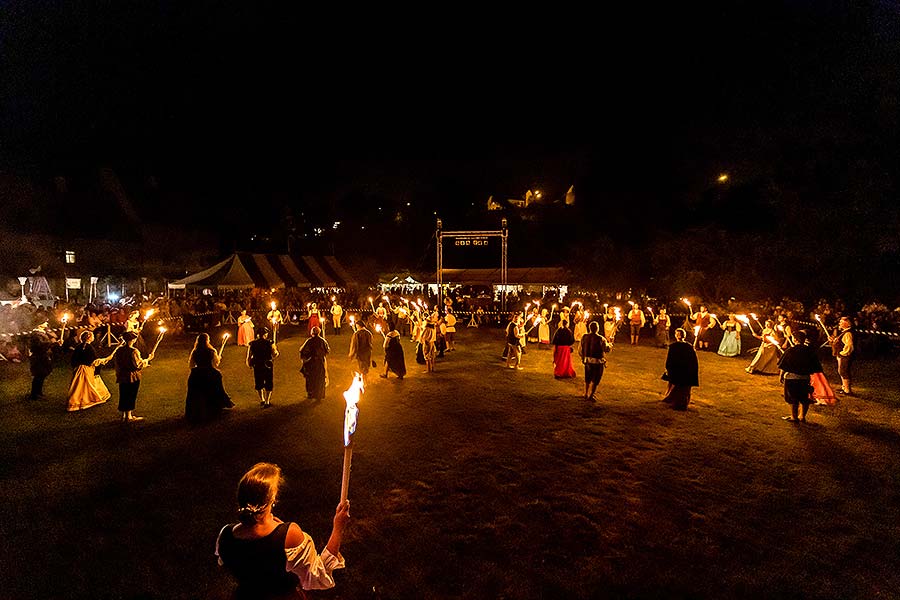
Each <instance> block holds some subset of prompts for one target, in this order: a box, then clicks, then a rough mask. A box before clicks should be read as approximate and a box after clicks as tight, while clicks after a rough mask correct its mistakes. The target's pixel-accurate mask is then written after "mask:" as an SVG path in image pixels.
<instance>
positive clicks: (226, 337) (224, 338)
mask: <svg viewBox="0 0 900 600" xmlns="http://www.w3.org/2000/svg"><path fill="white" fill-rule="evenodd" d="M230 337H231V334H230V333H225V334H223V335H222V339H223V340H227V339H228V338H230Z"/></svg>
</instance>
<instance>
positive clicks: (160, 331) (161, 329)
mask: <svg viewBox="0 0 900 600" xmlns="http://www.w3.org/2000/svg"><path fill="white" fill-rule="evenodd" d="M167 331H168V329H166V328H165V327H160V328H159V333H160V335H162V334H164V333H165V332H167Z"/></svg>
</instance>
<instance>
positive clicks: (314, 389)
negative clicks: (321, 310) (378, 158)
mask: <svg viewBox="0 0 900 600" xmlns="http://www.w3.org/2000/svg"><path fill="white" fill-rule="evenodd" d="M321 334H322V330H321V329H319V328H318V327H313V328H312V329H310V331H309V336H310V337H309V338H308V339H307V340H306V341H305V342H304V343H303V347H302V348H300V359H301V360H302V361H303V368H302V369H301V370H300V372H301V373H303V376H304V377H306V399H307V400H324V399H325V386H326V384H327V378H328V375H327V371H326V369H325V357H326V356H328V352H329V351H330V348H329V347H328V342H326V341H325V338H323V337H322V335H321Z"/></svg>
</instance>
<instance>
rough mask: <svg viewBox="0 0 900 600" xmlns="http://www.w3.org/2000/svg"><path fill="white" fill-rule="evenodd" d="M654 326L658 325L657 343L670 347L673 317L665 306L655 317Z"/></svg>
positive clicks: (661, 346) (662, 346)
mask: <svg viewBox="0 0 900 600" xmlns="http://www.w3.org/2000/svg"><path fill="white" fill-rule="evenodd" d="M653 326H654V327H656V345H657V346H659V347H660V348H668V346H669V329H671V328H672V319H671V318H670V317H669V315H668V314H667V313H666V309H665V308H664V307H661V308H660V309H659V312H658V313H657V315H656V316H655V317H653Z"/></svg>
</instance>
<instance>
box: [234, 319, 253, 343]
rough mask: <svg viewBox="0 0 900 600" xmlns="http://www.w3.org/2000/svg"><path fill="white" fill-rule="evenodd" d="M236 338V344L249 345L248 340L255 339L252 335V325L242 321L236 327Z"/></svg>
mask: <svg viewBox="0 0 900 600" xmlns="http://www.w3.org/2000/svg"><path fill="white" fill-rule="evenodd" d="M237 338H238V339H237V343H238V346H249V345H250V342H252V341H253V340H254V339H255V338H254V335H253V325H249V324H247V323H244V324H243V325H241V326H240V327H238V332H237Z"/></svg>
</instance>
